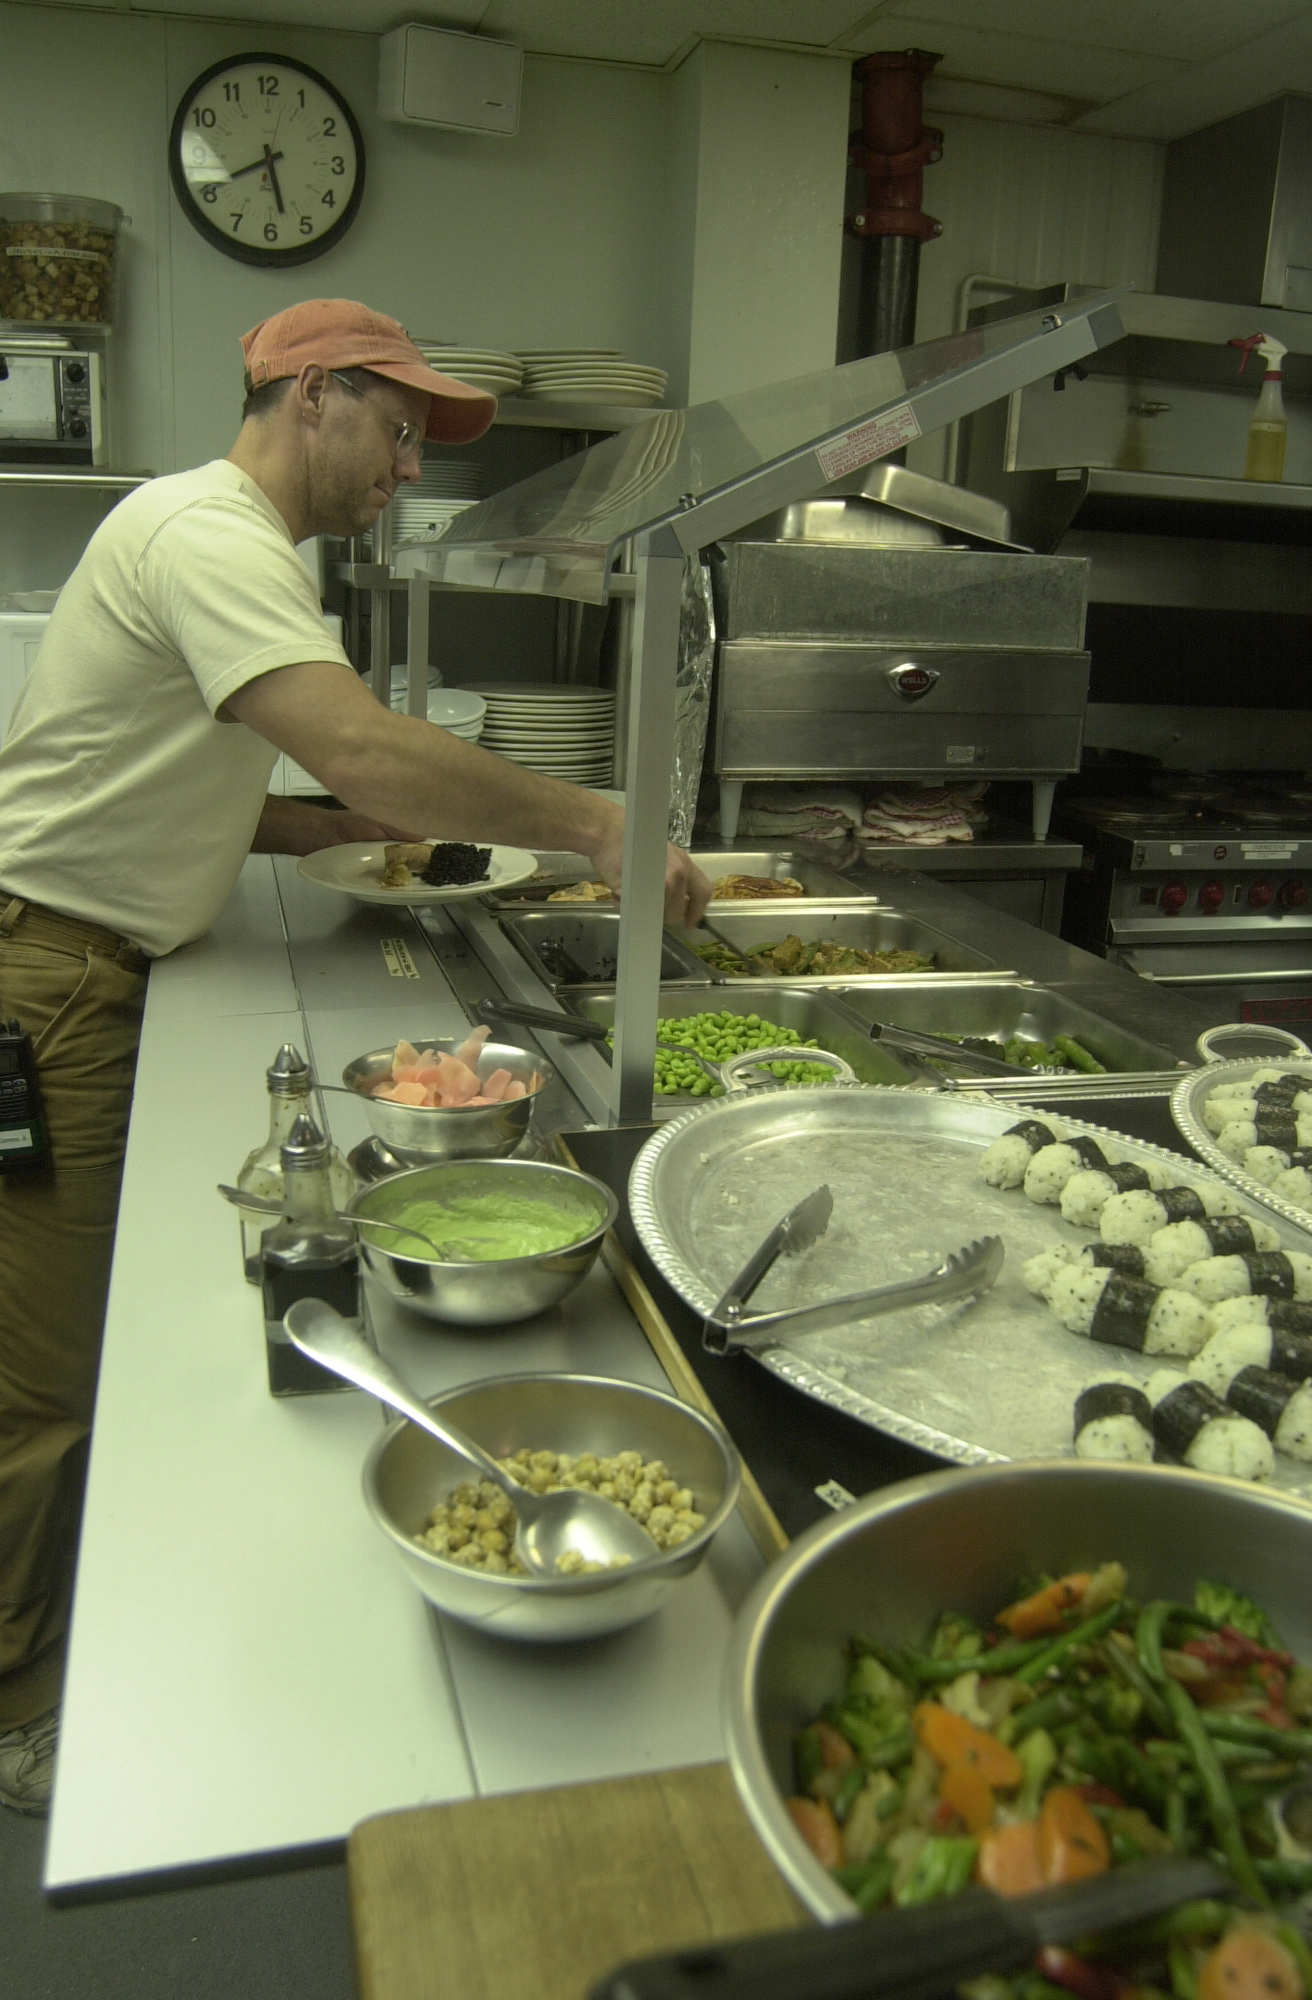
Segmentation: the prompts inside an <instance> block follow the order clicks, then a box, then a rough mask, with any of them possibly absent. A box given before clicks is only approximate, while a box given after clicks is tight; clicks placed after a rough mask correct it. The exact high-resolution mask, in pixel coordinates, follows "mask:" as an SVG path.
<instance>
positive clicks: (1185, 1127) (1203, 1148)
mask: <svg viewBox="0 0 1312 2000" xmlns="http://www.w3.org/2000/svg"><path fill="white" fill-rule="evenodd" d="M1259 1069H1277V1070H1292V1071H1294V1072H1296V1073H1297V1074H1298V1075H1299V1076H1305V1077H1306V1078H1307V1079H1308V1087H1309V1088H1310V1089H1312V1057H1306V1058H1304V1060H1303V1061H1301V1062H1299V1061H1296V1060H1293V1059H1292V1058H1291V1060H1290V1061H1288V1062H1284V1061H1276V1062H1273V1061H1272V1060H1271V1059H1270V1057H1267V1056H1263V1057H1260V1058H1257V1057H1252V1056H1246V1057H1245V1058H1244V1059H1243V1061H1242V1062H1219V1063H1207V1064H1205V1066H1204V1067H1203V1068H1202V1069H1195V1070H1191V1071H1190V1072H1189V1074H1188V1076H1186V1077H1185V1078H1184V1079H1183V1081H1182V1082H1180V1083H1179V1084H1177V1086H1176V1088H1175V1089H1174V1090H1173V1091H1172V1093H1171V1116H1172V1117H1173V1118H1174V1120H1175V1125H1176V1130H1177V1131H1178V1132H1179V1134H1180V1136H1181V1138H1182V1139H1187V1140H1188V1141H1189V1144H1190V1145H1191V1146H1192V1147H1193V1149H1194V1151H1195V1152H1196V1153H1197V1155H1198V1157H1199V1159H1200V1160H1204V1161H1206V1163H1207V1165H1208V1166H1209V1167H1210V1168H1211V1169H1212V1171H1213V1173H1215V1174H1218V1175H1219V1176H1220V1178H1221V1179H1222V1180H1223V1181H1229V1183H1230V1185H1231V1187H1233V1188H1238V1189H1239V1190H1240V1192H1241V1193H1243V1194H1245V1195H1247V1196H1248V1197H1249V1198H1250V1200H1252V1201H1257V1202H1260V1203H1261V1204H1262V1207H1263V1208H1264V1209H1266V1210H1268V1211H1269V1212H1271V1213H1273V1214H1275V1215H1283V1216H1284V1217H1285V1218H1286V1220H1287V1221H1289V1222H1295V1223H1297V1224H1298V1225H1299V1227H1300V1228H1301V1229H1312V1213H1309V1211H1308V1210H1307V1209H1306V1208H1300V1207H1299V1205H1298V1203H1297V1202H1295V1201H1288V1200H1286V1199H1285V1197H1284V1196H1282V1195H1278V1194H1272V1192H1271V1190H1270V1188H1269V1187H1263V1185H1262V1183H1261V1181H1259V1180H1256V1179H1254V1177H1253V1175H1252V1174H1250V1173H1248V1172H1246V1171H1245V1169H1244V1168H1243V1166H1242V1165H1241V1164H1240V1162H1239V1161H1238V1160H1232V1159H1231V1158H1230V1155H1229V1154H1228V1153H1223V1152H1222V1151H1221V1148H1220V1147H1219V1146H1218V1145H1217V1143H1216V1137H1215V1135H1214V1134H1213V1133H1211V1132H1209V1131H1208V1129H1207V1127H1206V1125H1204V1123H1203V1105H1204V1104H1205V1102H1206V1101H1207V1099H1208V1098H1209V1097H1210V1096H1211V1094H1212V1092H1213V1091H1214V1090H1215V1089H1216V1086H1217V1084H1218V1083H1244V1082H1246V1081H1247V1079H1248V1078H1249V1077H1250V1076H1252V1075H1254V1074H1255V1073H1256V1071H1258V1070H1259Z"/></svg>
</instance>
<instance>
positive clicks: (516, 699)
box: [468, 681, 615, 785]
mask: <svg viewBox="0 0 1312 2000" xmlns="http://www.w3.org/2000/svg"><path fill="white" fill-rule="evenodd" d="M468 692H470V693H471V694H478V695H481V696H482V697H483V699H484V701H486V703H487V716H486V718H485V720H484V723H483V734H482V736H481V738H480V739H479V740H480V742H481V743H482V746H483V748H484V749H485V750H495V751H496V752H497V754H498V756H501V757H508V758H509V759H510V761H511V762H512V763H514V764H526V765H527V766H528V768H529V770H531V771H543V772H545V773H546V775H547V776H548V777H552V778H569V779H570V780H571V781H572V783H574V784H576V785H597V784H607V783H608V782H609V780H610V774H611V768H612V760H613V756H614V746H615V697H614V695H613V694H611V693H610V692H609V691H608V690H607V689H605V688H585V687H549V686H546V685H542V686H534V687H529V686H521V687H504V686H497V685H495V684H493V683H489V682H484V681H480V682H478V683H477V684H476V685H475V686H474V687H472V688H470V689H469V690H468Z"/></svg>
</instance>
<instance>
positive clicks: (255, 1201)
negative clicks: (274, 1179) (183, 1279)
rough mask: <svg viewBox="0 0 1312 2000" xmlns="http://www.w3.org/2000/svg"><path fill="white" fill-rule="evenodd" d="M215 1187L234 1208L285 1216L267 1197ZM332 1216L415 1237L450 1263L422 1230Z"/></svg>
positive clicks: (339, 1212) (371, 1218)
mask: <svg viewBox="0 0 1312 2000" xmlns="http://www.w3.org/2000/svg"><path fill="white" fill-rule="evenodd" d="M216 1186H217V1187H218V1190H219V1193H220V1194H221V1195H222V1196H223V1199H224V1200H225V1201H230V1202H231V1203H232V1205H233V1207H234V1208H253V1209H255V1210H256V1211H257V1212H258V1213H259V1214H260V1215H285V1214H286V1210H285V1209H284V1207H283V1205H282V1203H281V1202H280V1201H274V1200H273V1199H272V1198H271V1197H270V1196H269V1195H266V1194H244V1193H243V1192H242V1190H241V1189H240V1188H235V1187H229V1186H228V1184H227V1182H226V1181H218V1182H216ZM333 1214H334V1215H335V1216H336V1217H337V1220H338V1221H339V1222H350V1223H353V1224H354V1225H355V1227H356V1228H357V1229H363V1228H364V1226H365V1224H366V1223H368V1225H369V1227H370V1228H371V1229H395V1230H396V1231H397V1232H398V1234H399V1235H401V1236H414V1237H417V1238H418V1240H419V1241H420V1242H421V1243H426V1244H427V1245H428V1247H429V1249H430V1250H431V1251H432V1253H433V1255H434V1257H435V1258H436V1259H437V1261H438V1263H439V1264H445V1263H447V1262H449V1261H450V1255H451V1253H450V1251H449V1250H442V1249H440V1248H439V1247H438V1245H437V1244H436V1243H434V1241H433V1239H432V1237H431V1236H425V1235H424V1232H423V1230H422V1229H411V1227H410V1225H409V1223H407V1222H384V1221H383V1218H382V1216H381V1215H348V1214H347V1212H346V1210H345V1209H344V1208H335V1209H334V1210H333ZM398 1254H399V1253H398Z"/></svg>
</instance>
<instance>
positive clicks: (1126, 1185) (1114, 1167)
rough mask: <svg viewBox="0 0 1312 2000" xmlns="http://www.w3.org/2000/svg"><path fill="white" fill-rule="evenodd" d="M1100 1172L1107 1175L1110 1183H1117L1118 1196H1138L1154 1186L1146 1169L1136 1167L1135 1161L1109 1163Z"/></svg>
mask: <svg viewBox="0 0 1312 2000" xmlns="http://www.w3.org/2000/svg"><path fill="white" fill-rule="evenodd" d="M1099 1172H1100V1173H1104V1174H1106V1176H1107V1178H1108V1180H1109V1181H1115V1183H1116V1192H1117V1194H1136V1193H1138V1192H1139V1191H1140V1190H1141V1189H1143V1188H1149V1187H1151V1186H1152V1182H1151V1181H1150V1180H1149V1178H1148V1174H1147V1171H1146V1169H1145V1168H1143V1167H1136V1166H1135V1164H1134V1161H1133V1160H1115V1161H1109V1162H1108V1163H1107V1165H1106V1166H1105V1167H1100V1168H1099Z"/></svg>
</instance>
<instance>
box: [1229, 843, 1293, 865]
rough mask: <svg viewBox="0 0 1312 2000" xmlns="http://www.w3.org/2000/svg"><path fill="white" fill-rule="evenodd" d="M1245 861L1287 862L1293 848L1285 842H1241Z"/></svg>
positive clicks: (1290, 858)
mask: <svg viewBox="0 0 1312 2000" xmlns="http://www.w3.org/2000/svg"><path fill="white" fill-rule="evenodd" d="M1239 845H1240V848H1241V850H1242V852H1243V856H1244V859H1245V861H1289V860H1292V858H1293V853H1294V848H1293V846H1292V845H1291V844H1290V842H1289V841H1287V840H1241V841H1240V843H1239Z"/></svg>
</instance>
